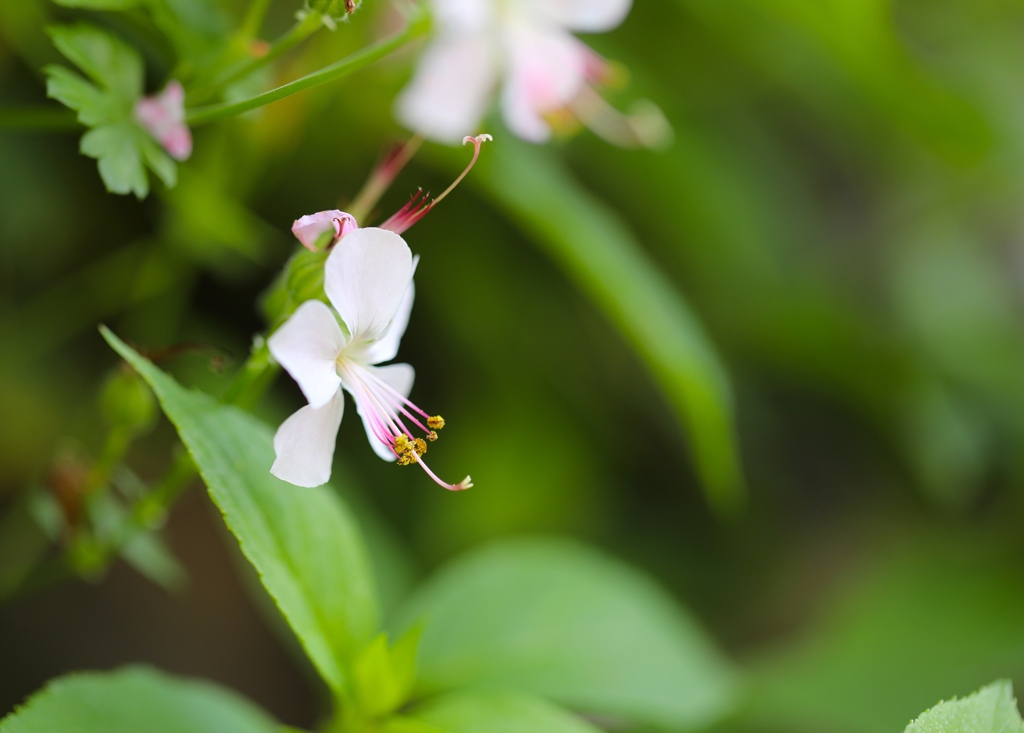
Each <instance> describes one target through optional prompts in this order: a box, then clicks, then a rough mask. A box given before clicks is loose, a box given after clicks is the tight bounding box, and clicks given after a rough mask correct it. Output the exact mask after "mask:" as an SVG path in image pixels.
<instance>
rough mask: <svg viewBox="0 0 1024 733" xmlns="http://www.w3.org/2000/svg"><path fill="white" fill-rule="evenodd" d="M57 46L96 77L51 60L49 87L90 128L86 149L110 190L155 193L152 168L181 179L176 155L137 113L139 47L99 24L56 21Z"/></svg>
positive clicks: (171, 180) (167, 179) (168, 180)
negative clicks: (155, 137) (158, 140)
mask: <svg viewBox="0 0 1024 733" xmlns="http://www.w3.org/2000/svg"><path fill="white" fill-rule="evenodd" d="M49 33H50V37H51V38H52V39H53V43H54V45H55V46H56V47H57V49H58V50H59V51H60V52H61V53H62V54H63V55H64V56H65V57H67V58H68V59H69V60H70V61H71V62H73V63H74V64H75V65H76V66H77V67H78V68H79V69H81V70H82V71H83V72H85V74H86V75H87V76H88V77H89V79H91V83H90V81H87V80H86V79H83V78H82V77H81V76H79V75H78V74H76V73H75V72H73V71H70V70H69V69H66V68H64V67H63V66H56V65H50V66H47V67H46V69H45V71H46V74H47V84H46V92H47V94H48V95H49V96H50V97H53V98H54V99H57V100H58V101H60V102H62V103H63V104H65V105H66V106H68V107H70V108H71V109H73V110H75V111H76V112H77V113H78V121H79V122H81V123H82V124H83V125H85V126H86V127H89V128H90V129H89V131H88V132H86V133H85V135H84V136H83V137H82V143H81V151H82V154H84V155H87V156H89V157H90V158H95V159H96V160H97V162H98V167H99V171H100V176H101V177H102V178H103V183H104V184H105V185H106V187H107V190H108V191H111V192H113V193H118V194H127V193H134V194H135V196H136V197H137V198H139V199H143V198H145V197H146V195H147V194H148V193H149V179H148V177H147V175H146V168H149V169H150V170H151V171H153V173H155V174H156V175H157V177H158V178H160V180H162V181H163V182H164V184H165V185H167V186H168V187H172V186H174V184H175V183H176V180H177V167H176V165H175V163H174V161H173V160H172V159H171V157H170V156H169V155H167V153H165V152H164V151H163V149H161V148H160V146H159V145H158V144H157V143H156V141H155V140H153V139H152V138H151V137H150V136H149V134H148V133H146V131H145V130H143V129H142V128H141V127H139V125H138V124H137V123H136V122H135V121H134V119H133V118H132V113H133V109H134V107H135V102H136V101H138V99H139V98H140V97H141V96H142V91H143V87H142V85H143V67H142V59H141V57H140V56H139V54H138V52H137V51H135V49H133V48H132V47H131V46H129V45H127V44H126V43H124V42H123V41H121V40H120V39H118V38H116V37H115V36H113V35H111V34H110V33H108V32H106V31H104V30H101V29H99V28H96V27H94V26H90V25H85V24H78V25H73V26H52V27H50V28H49Z"/></svg>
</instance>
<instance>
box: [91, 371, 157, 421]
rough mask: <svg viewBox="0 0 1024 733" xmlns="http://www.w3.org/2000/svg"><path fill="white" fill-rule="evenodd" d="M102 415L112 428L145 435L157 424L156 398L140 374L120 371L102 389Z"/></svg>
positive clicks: (108, 378)
mask: <svg viewBox="0 0 1024 733" xmlns="http://www.w3.org/2000/svg"><path fill="white" fill-rule="evenodd" d="M100 412H101V414H102V415H103V418H104V419H105V420H106V421H107V423H108V424H110V425H111V426H115V427H118V428H123V429H124V430H127V431H128V432H130V433H133V434H138V433H144V432H146V431H147V430H149V428H150V427H152V425H153V423H154V422H155V421H156V416H157V406H156V398H155V397H154V396H153V391H152V390H151V389H150V388H149V387H148V386H147V385H146V383H145V382H143V381H142V378H141V377H140V376H139V375H138V374H137V373H136V372H134V371H130V370H127V369H117V370H116V371H114V372H113V373H112V374H111V375H110V376H109V377H107V381H106V382H105V383H104V384H103V387H102V389H101V392H100Z"/></svg>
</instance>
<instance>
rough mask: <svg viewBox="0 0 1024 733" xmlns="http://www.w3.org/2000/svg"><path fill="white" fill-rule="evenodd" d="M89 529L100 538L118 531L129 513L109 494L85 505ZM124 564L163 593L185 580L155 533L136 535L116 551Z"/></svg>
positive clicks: (175, 562)
mask: <svg viewBox="0 0 1024 733" xmlns="http://www.w3.org/2000/svg"><path fill="white" fill-rule="evenodd" d="M88 507H89V515H90V520H91V521H92V525H93V527H94V528H95V530H96V532H97V534H98V535H99V536H100V537H107V536H111V535H115V534H116V533H118V532H120V531H122V529H123V527H124V524H125V521H126V518H127V516H128V512H129V510H128V509H127V508H126V507H125V506H124V505H122V504H121V503H120V502H119V501H118V500H117V499H116V498H114V496H113V495H111V494H110V493H109V492H104V493H101V494H97V495H96V496H94V497H93V499H92V501H90V502H89V505H88ZM120 552H121V556H122V557H123V558H124V560H125V562H127V563H128V564H129V565H131V566H132V567H133V568H135V570H137V571H138V572H139V574H141V575H142V576H143V577H145V578H147V579H149V580H151V581H152V582H154V583H156V584H157V585H159V586H160V587H162V588H163V589H164V590H167V591H176V590H180V589H181V587H182V586H183V585H184V584H185V582H186V581H187V580H188V572H187V571H186V570H185V568H184V566H183V565H182V564H181V563H180V562H178V559H177V558H176V557H175V556H174V554H173V553H172V552H171V550H170V548H169V547H168V546H167V544H166V543H165V542H164V539H163V537H162V536H161V535H160V534H159V533H158V532H155V531H154V532H140V533H139V534H137V535H135V536H134V537H132V539H131V540H129V541H128V542H127V543H126V544H125V545H124V546H123V547H122V548H121V550H120Z"/></svg>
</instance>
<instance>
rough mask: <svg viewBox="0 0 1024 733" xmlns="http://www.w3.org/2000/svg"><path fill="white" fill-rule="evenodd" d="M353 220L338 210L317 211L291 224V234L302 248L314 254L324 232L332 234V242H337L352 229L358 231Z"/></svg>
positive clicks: (349, 215)
mask: <svg viewBox="0 0 1024 733" xmlns="http://www.w3.org/2000/svg"><path fill="white" fill-rule="evenodd" d="M358 228H359V227H358V225H357V224H356V220H355V218H354V217H353V216H352V215H351V214H346V213H345V212H344V211H339V210H338V209H331V210H329V211H318V212H317V213H315V214H306V216H303V217H301V218H299V219H296V220H295V221H294V222H293V223H292V234H294V235H295V238H296V239H298V240H299V241H300V242H302V246H303V247H305V248H306V249H308V250H310V251H313V252H315V251H316V245H317V242H319V241H320V238H321V237H322V236H323V235H324V233H325V232H332V233H333V235H334V237H333V240H332V243H333V241H337V240H338V239H341V238H342V237H343V236H345V235H346V234H348V233H349V232H350V231H353V230H354V229H358Z"/></svg>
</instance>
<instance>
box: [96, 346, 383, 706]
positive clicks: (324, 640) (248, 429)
mask: <svg viewBox="0 0 1024 733" xmlns="http://www.w3.org/2000/svg"><path fill="white" fill-rule="evenodd" d="M102 333H103V336H104V338H106V340H107V342H108V343H109V344H110V345H111V346H112V347H113V348H114V350H115V351H117V352H118V353H119V354H120V355H121V356H122V357H124V358H125V359H126V360H127V361H128V363H129V364H131V365H132V366H133V367H134V368H135V369H136V370H137V371H138V372H139V374H141V375H142V377H143V378H144V379H145V380H146V382H147V383H148V384H149V386H150V387H152V388H153V391H154V392H155V393H156V396H157V399H158V400H159V401H160V405H161V407H162V408H163V410H164V412H165V413H166V414H167V416H168V417H169V418H170V420H171V422H172V423H174V425H175V427H176V428H177V429H178V434H179V435H180V437H181V440H182V442H183V443H184V444H185V446H186V447H187V448H188V450H189V452H190V453H191V455H192V458H193V460H194V461H195V463H196V466H197V467H198V468H199V472H200V474H201V475H202V477H203V480H204V481H205V482H206V485H207V487H208V488H209V490H210V496H211V498H212V499H213V501H214V503H216V504H217V506H218V507H220V510H221V512H222V513H223V515H224V520H225V522H226V523H227V525H228V528H229V529H230V530H231V531H232V533H234V535H235V537H236V538H237V539H238V542H239V545H241V548H242V552H243V553H244V554H245V556H246V557H247V558H248V559H249V561H250V562H251V563H252V564H253V565H254V566H255V568H256V570H257V572H258V573H259V575H260V580H261V581H262V582H263V585H264V587H266V589H267V591H268V592H269V593H270V595H271V596H272V597H273V598H274V601H275V602H276V603H277V606H278V608H280V609H281V613H282V614H283V615H284V617H285V619H286V620H287V621H288V623H289V624H290V625H291V627H292V630H293V631H294V632H295V634H296V636H298V638H299V641H300V642H301V643H302V646H303V648H304V649H305V650H306V653H307V654H308V655H309V657H310V659H311V660H312V662H313V664H314V665H315V666H316V668H317V670H318V671H319V672H320V674H321V676H322V677H323V678H324V680H325V681H326V682H327V684H328V686H330V688H331V689H332V690H333V691H334V692H335V693H336V694H349V692H350V685H351V681H350V679H349V677H350V667H351V665H352V662H353V660H354V658H355V656H356V654H357V653H358V652H359V651H360V650H361V649H362V648H363V647H364V646H365V645H366V643H367V642H369V640H370V639H371V637H372V636H373V634H374V633H375V632H376V631H377V626H378V623H377V599H376V595H375V590H374V587H373V578H372V573H371V571H370V566H369V561H368V559H367V556H366V550H365V547H364V544H363V540H362V537H361V536H360V533H359V529H358V526H357V525H356V523H355V521H354V519H353V518H352V516H351V514H350V513H349V510H348V508H347V507H346V506H345V504H344V503H343V502H342V500H341V499H340V497H339V496H338V495H337V494H336V493H335V492H334V491H332V490H331V489H330V487H327V486H321V487H318V488H315V489H301V488H297V487H295V486H292V485H291V484H287V483H285V482H283V481H281V480H280V479H278V478H276V477H274V476H272V475H271V474H270V464H271V462H272V461H273V456H274V449H273V433H272V431H271V430H270V428H269V427H267V426H266V425H264V424H263V423H262V422H260V421H259V420H257V419H256V418H254V417H253V416H251V415H249V414H247V413H245V412H243V411H241V410H239V409H237V408H234V407H230V406H227V405H222V404H220V403H218V402H217V401H216V400H214V399H213V398H211V397H210V396H208V395H205V394H202V393H200V392H196V391H193V390H188V389H185V388H184V387H182V386H181V385H179V384H178V383H177V382H175V381H174V380H173V379H172V378H171V377H169V376H168V375H166V374H164V373H163V372H161V371H160V370H159V369H157V368H156V367H155V366H153V365H152V364H151V363H150V362H149V361H147V360H146V359H144V358H142V357H141V356H139V354H137V353H136V352H135V351H134V350H132V349H131V348H130V347H128V346H127V345H126V344H125V343H124V342H123V341H121V340H120V339H118V338H117V336H115V335H114V334H113V333H111V332H110V331H109V330H108V329H106V328H103V329H102Z"/></svg>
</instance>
